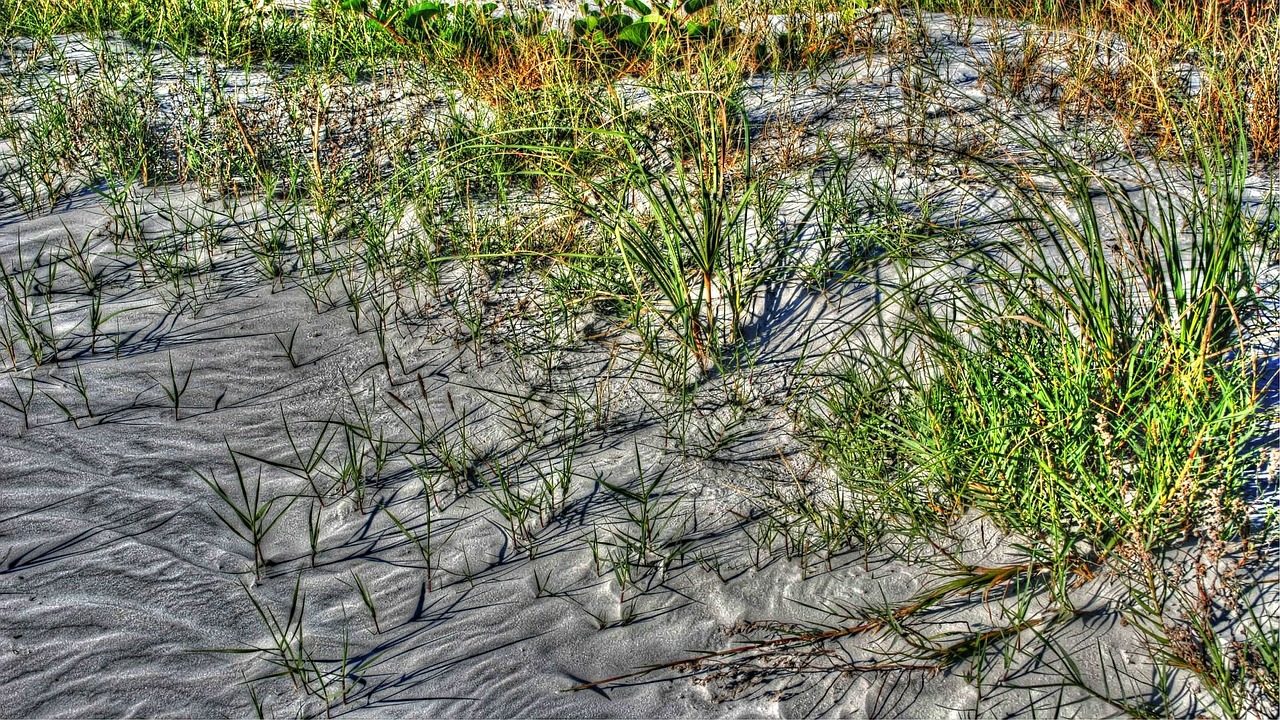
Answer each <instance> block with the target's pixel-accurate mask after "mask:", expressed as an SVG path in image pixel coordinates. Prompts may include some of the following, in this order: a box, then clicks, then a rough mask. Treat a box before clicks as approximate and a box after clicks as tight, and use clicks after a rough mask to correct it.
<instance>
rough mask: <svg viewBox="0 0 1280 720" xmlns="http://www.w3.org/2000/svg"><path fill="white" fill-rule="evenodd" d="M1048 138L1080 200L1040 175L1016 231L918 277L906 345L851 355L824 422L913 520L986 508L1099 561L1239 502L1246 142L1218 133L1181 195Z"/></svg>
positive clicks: (862, 484) (1057, 557) (826, 436)
mask: <svg viewBox="0 0 1280 720" xmlns="http://www.w3.org/2000/svg"><path fill="white" fill-rule="evenodd" d="M1218 150H1221V152H1218ZM1046 153H1047V156H1046V158H1045V159H1046V160H1048V161H1049V162H1048V163H1047V168H1048V170H1047V171H1045V172H1046V174H1045V175H1044V176H1043V178H1044V179H1045V180H1047V181H1048V185H1049V186H1050V189H1051V190H1052V191H1053V192H1056V193H1060V194H1061V195H1062V197H1063V200H1064V201H1063V202H1061V203H1059V201H1058V200H1057V199H1055V198H1053V197H1050V194H1051V193H1050V192H1047V191H1041V190H1037V189H1035V185H1030V187H1028V186H1026V185H1024V186H1023V187H1024V188H1025V189H1023V190H1021V191H1017V192H1016V193H1015V195H1014V197H1013V198H1012V200H1013V206H1012V207H1013V215H1012V217H1011V219H1008V220H1007V225H1006V226H1005V227H1006V228H1008V229H1010V230H1013V231H1014V232H1011V233H1005V234H1004V235H1003V237H1002V239H1000V240H998V241H995V242H993V243H991V244H989V245H983V246H981V247H980V248H979V250H978V252H974V253H971V254H969V255H968V256H967V261H968V263H969V267H970V271H969V272H964V273H961V274H960V275H961V276H960V277H954V278H953V279H952V280H950V281H946V282H944V283H943V287H942V288H941V289H940V290H939V289H937V288H935V289H933V290H931V292H930V294H926V292H925V291H923V290H922V289H921V288H920V287H919V286H913V285H911V284H908V285H907V287H906V289H905V290H903V291H902V294H901V296H900V297H901V307H900V312H899V313H898V315H897V317H896V319H895V320H893V321H891V323H892V324H893V326H894V329H895V330H896V331H897V335H898V339H899V342H898V345H899V347H898V349H897V351H896V352H892V351H891V352H884V351H882V350H880V351H872V350H870V349H869V350H868V351H869V352H872V353H873V356H874V357H875V358H876V359H877V362H872V363H864V364H863V365H862V366H860V367H854V368H851V369H848V370H846V371H844V372H843V374H842V376H841V378H840V380H839V381H837V382H836V383H834V384H833V387H831V388H828V389H827V393H826V395H825V396H824V398H823V399H822V400H821V401H820V402H819V406H820V408H821V410H820V412H818V413H817V415H816V417H817V420H816V424H815V429H816V431H817V436H818V438H819V439H820V447H821V448H822V449H823V450H824V452H826V453H827V454H828V455H829V456H830V457H831V458H832V459H834V461H835V463H836V464H837V466H838V467H839V469H840V471H841V473H842V475H843V476H844V477H845V478H847V479H851V480H852V481H853V484H854V485H855V486H856V487H858V488H860V490H861V491H862V492H865V493H867V494H868V495H869V496H872V497H874V498H876V499H877V500H880V501H882V502H883V503H884V504H885V505H886V506H887V507H889V508H892V509H893V511H894V512H895V513H896V514H898V515H899V516H900V517H901V518H909V519H912V520H913V521H915V522H918V521H919V519H920V518H921V517H927V518H929V519H930V521H931V522H936V523H939V524H943V523H946V522H948V521H950V520H953V519H955V518H957V517H959V516H960V515H961V514H962V513H964V512H966V511H969V510H972V509H976V510H978V511H980V512H981V513H983V514H985V515H987V516H989V517H990V518H991V519H992V520H994V521H995V523H996V524H997V525H998V526H999V527H1000V528H1001V529H1003V530H1005V531H1007V532H1010V533H1012V534H1014V535H1016V536H1018V537H1021V538H1025V539H1027V540H1029V541H1030V542H1029V543H1028V544H1027V547H1028V548H1029V549H1031V551H1032V552H1033V553H1039V554H1047V555H1048V557H1045V558H1043V559H1044V560H1046V561H1054V562H1061V561H1071V562H1072V563H1078V562H1080V561H1086V562H1092V561H1098V560H1100V559H1102V558H1103V557H1105V556H1106V555H1107V554H1108V553H1109V552H1111V551H1113V550H1115V549H1116V548H1117V547H1118V546H1121V545H1126V544H1128V545H1131V546H1134V547H1137V548H1142V549H1154V548H1158V547H1161V546H1162V545H1164V544H1167V543H1169V542H1171V541H1173V540H1175V539H1177V538H1179V537H1180V536H1182V535H1184V533H1186V532H1187V531H1189V530H1191V529H1192V528H1193V527H1194V526H1195V525H1196V524H1197V521H1198V519H1199V518H1201V517H1202V516H1203V514H1204V513H1205V512H1209V511H1213V512H1215V513H1221V512H1223V511H1226V512H1227V513H1228V515H1229V516H1230V514H1231V513H1235V512H1237V511H1238V510H1239V509H1240V508H1239V502H1240V501H1239V498H1240V497H1241V491H1242V488H1243V482H1244V478H1245V473H1246V472H1247V470H1248V467H1247V466H1248V462H1247V461H1246V460H1245V458H1244V457H1243V454H1244V451H1245V448H1246V442H1247V441H1248V439H1249V437H1250V435H1251V432H1252V430H1253V425H1254V423H1255V422H1256V420H1255V413H1256V410H1257V407H1256V402H1257V399H1256V397H1255V394H1254V389H1253V384H1252V381H1251V377H1250V368H1249V367H1248V361H1247V359H1246V357H1245V353H1244V352H1243V347H1242V345H1241V343H1242V341H1241V323H1242V321H1243V319H1244V318H1246V317H1247V314H1248V312H1249V309H1250V304H1251V301H1252V299H1253V296H1252V293H1253V275H1252V267H1253V261H1254V258H1253V253H1254V243H1253V242H1252V239H1251V233H1250V231H1249V223H1248V219H1247V218H1246V216H1245V214H1244V212H1243V211H1242V191H1243V187H1244V180H1245V174H1246V163H1247V155H1246V151H1245V149H1244V138H1243V135H1241V137H1240V142H1239V143H1238V144H1237V145H1236V146H1234V147H1226V148H1213V147H1205V148H1204V150H1203V151H1202V152H1201V153H1200V154H1199V156H1198V162H1197V163H1196V165H1195V167H1193V168H1192V172H1191V173H1190V178H1191V187H1190V188H1189V189H1188V190H1185V191H1183V190H1181V189H1180V188H1179V183H1178V181H1177V180H1176V179H1175V178H1173V177H1171V176H1168V175H1163V174H1159V173H1158V172H1154V173H1153V174H1152V176H1150V177H1148V178H1147V181H1148V182H1147V183H1146V184H1145V185H1143V186H1140V187H1139V188H1138V189H1136V190H1135V189H1133V188H1126V187H1125V186H1124V185H1122V184H1121V183H1119V182H1116V181H1114V180H1108V179H1104V178H1102V177H1099V176H1098V175H1096V174H1095V173H1093V172H1091V171H1090V170H1089V169H1087V168H1086V167H1084V166H1082V165H1080V164H1078V163H1075V162H1073V161H1072V160H1070V159H1069V158H1066V157H1064V156H1062V155H1061V154H1059V153H1057V152H1054V151H1046ZM935 281H936V280H935ZM868 367H870V368H871V369H868ZM1235 517H1237V518H1238V517H1239V516H1238V514H1237V515H1235ZM1234 529H1235V530H1237V531H1238V530H1240V529H1241V528H1240V527H1237V528H1234ZM1227 531H1228V532H1230V531H1232V529H1231V528H1228V529H1227Z"/></svg>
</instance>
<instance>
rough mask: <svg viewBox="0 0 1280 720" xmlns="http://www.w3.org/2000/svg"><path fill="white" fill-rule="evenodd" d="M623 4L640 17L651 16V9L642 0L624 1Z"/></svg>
mask: <svg viewBox="0 0 1280 720" xmlns="http://www.w3.org/2000/svg"><path fill="white" fill-rule="evenodd" d="M623 4H625V5H626V6H627V7H629V8H631V9H632V10H635V11H636V12H638V13H640V15H642V16H644V15H652V14H653V8H651V7H649V6H648V5H646V4H645V3H644V0H624V1H623Z"/></svg>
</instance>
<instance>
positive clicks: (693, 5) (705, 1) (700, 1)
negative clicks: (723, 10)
mask: <svg viewBox="0 0 1280 720" xmlns="http://www.w3.org/2000/svg"><path fill="white" fill-rule="evenodd" d="M715 4H716V0H685V3H684V5H683V6H682V7H683V8H684V11H685V12H686V13H688V14H689V15H692V14H694V13H696V12H698V11H699V10H705V9H707V8H709V7H711V6H712V5H715Z"/></svg>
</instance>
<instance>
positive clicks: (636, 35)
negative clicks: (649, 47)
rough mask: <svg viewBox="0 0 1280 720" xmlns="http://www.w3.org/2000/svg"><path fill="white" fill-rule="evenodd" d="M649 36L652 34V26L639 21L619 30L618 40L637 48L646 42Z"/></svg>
mask: <svg viewBox="0 0 1280 720" xmlns="http://www.w3.org/2000/svg"><path fill="white" fill-rule="evenodd" d="M651 34H653V24H652V23H649V22H646V21H643V20H640V21H636V22H633V23H631V24H630V25H628V26H626V27H624V28H622V29H621V30H619V31H618V39H619V40H621V41H623V42H628V43H631V44H632V45H637V46H639V45H644V44H645V43H646V42H648V41H649V36H650V35H651Z"/></svg>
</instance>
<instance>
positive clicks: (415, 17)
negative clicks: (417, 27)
mask: <svg viewBox="0 0 1280 720" xmlns="http://www.w3.org/2000/svg"><path fill="white" fill-rule="evenodd" d="M445 9H446V5H445V4H444V3H442V2H436V1H435V0H426V2H420V3H418V4H416V5H412V6H410V7H408V8H406V9H405V11H404V19H405V22H410V23H412V22H424V21H426V20H430V19H431V18H433V17H435V16H437V15H439V14H441V13H443V12H444V11H445Z"/></svg>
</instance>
